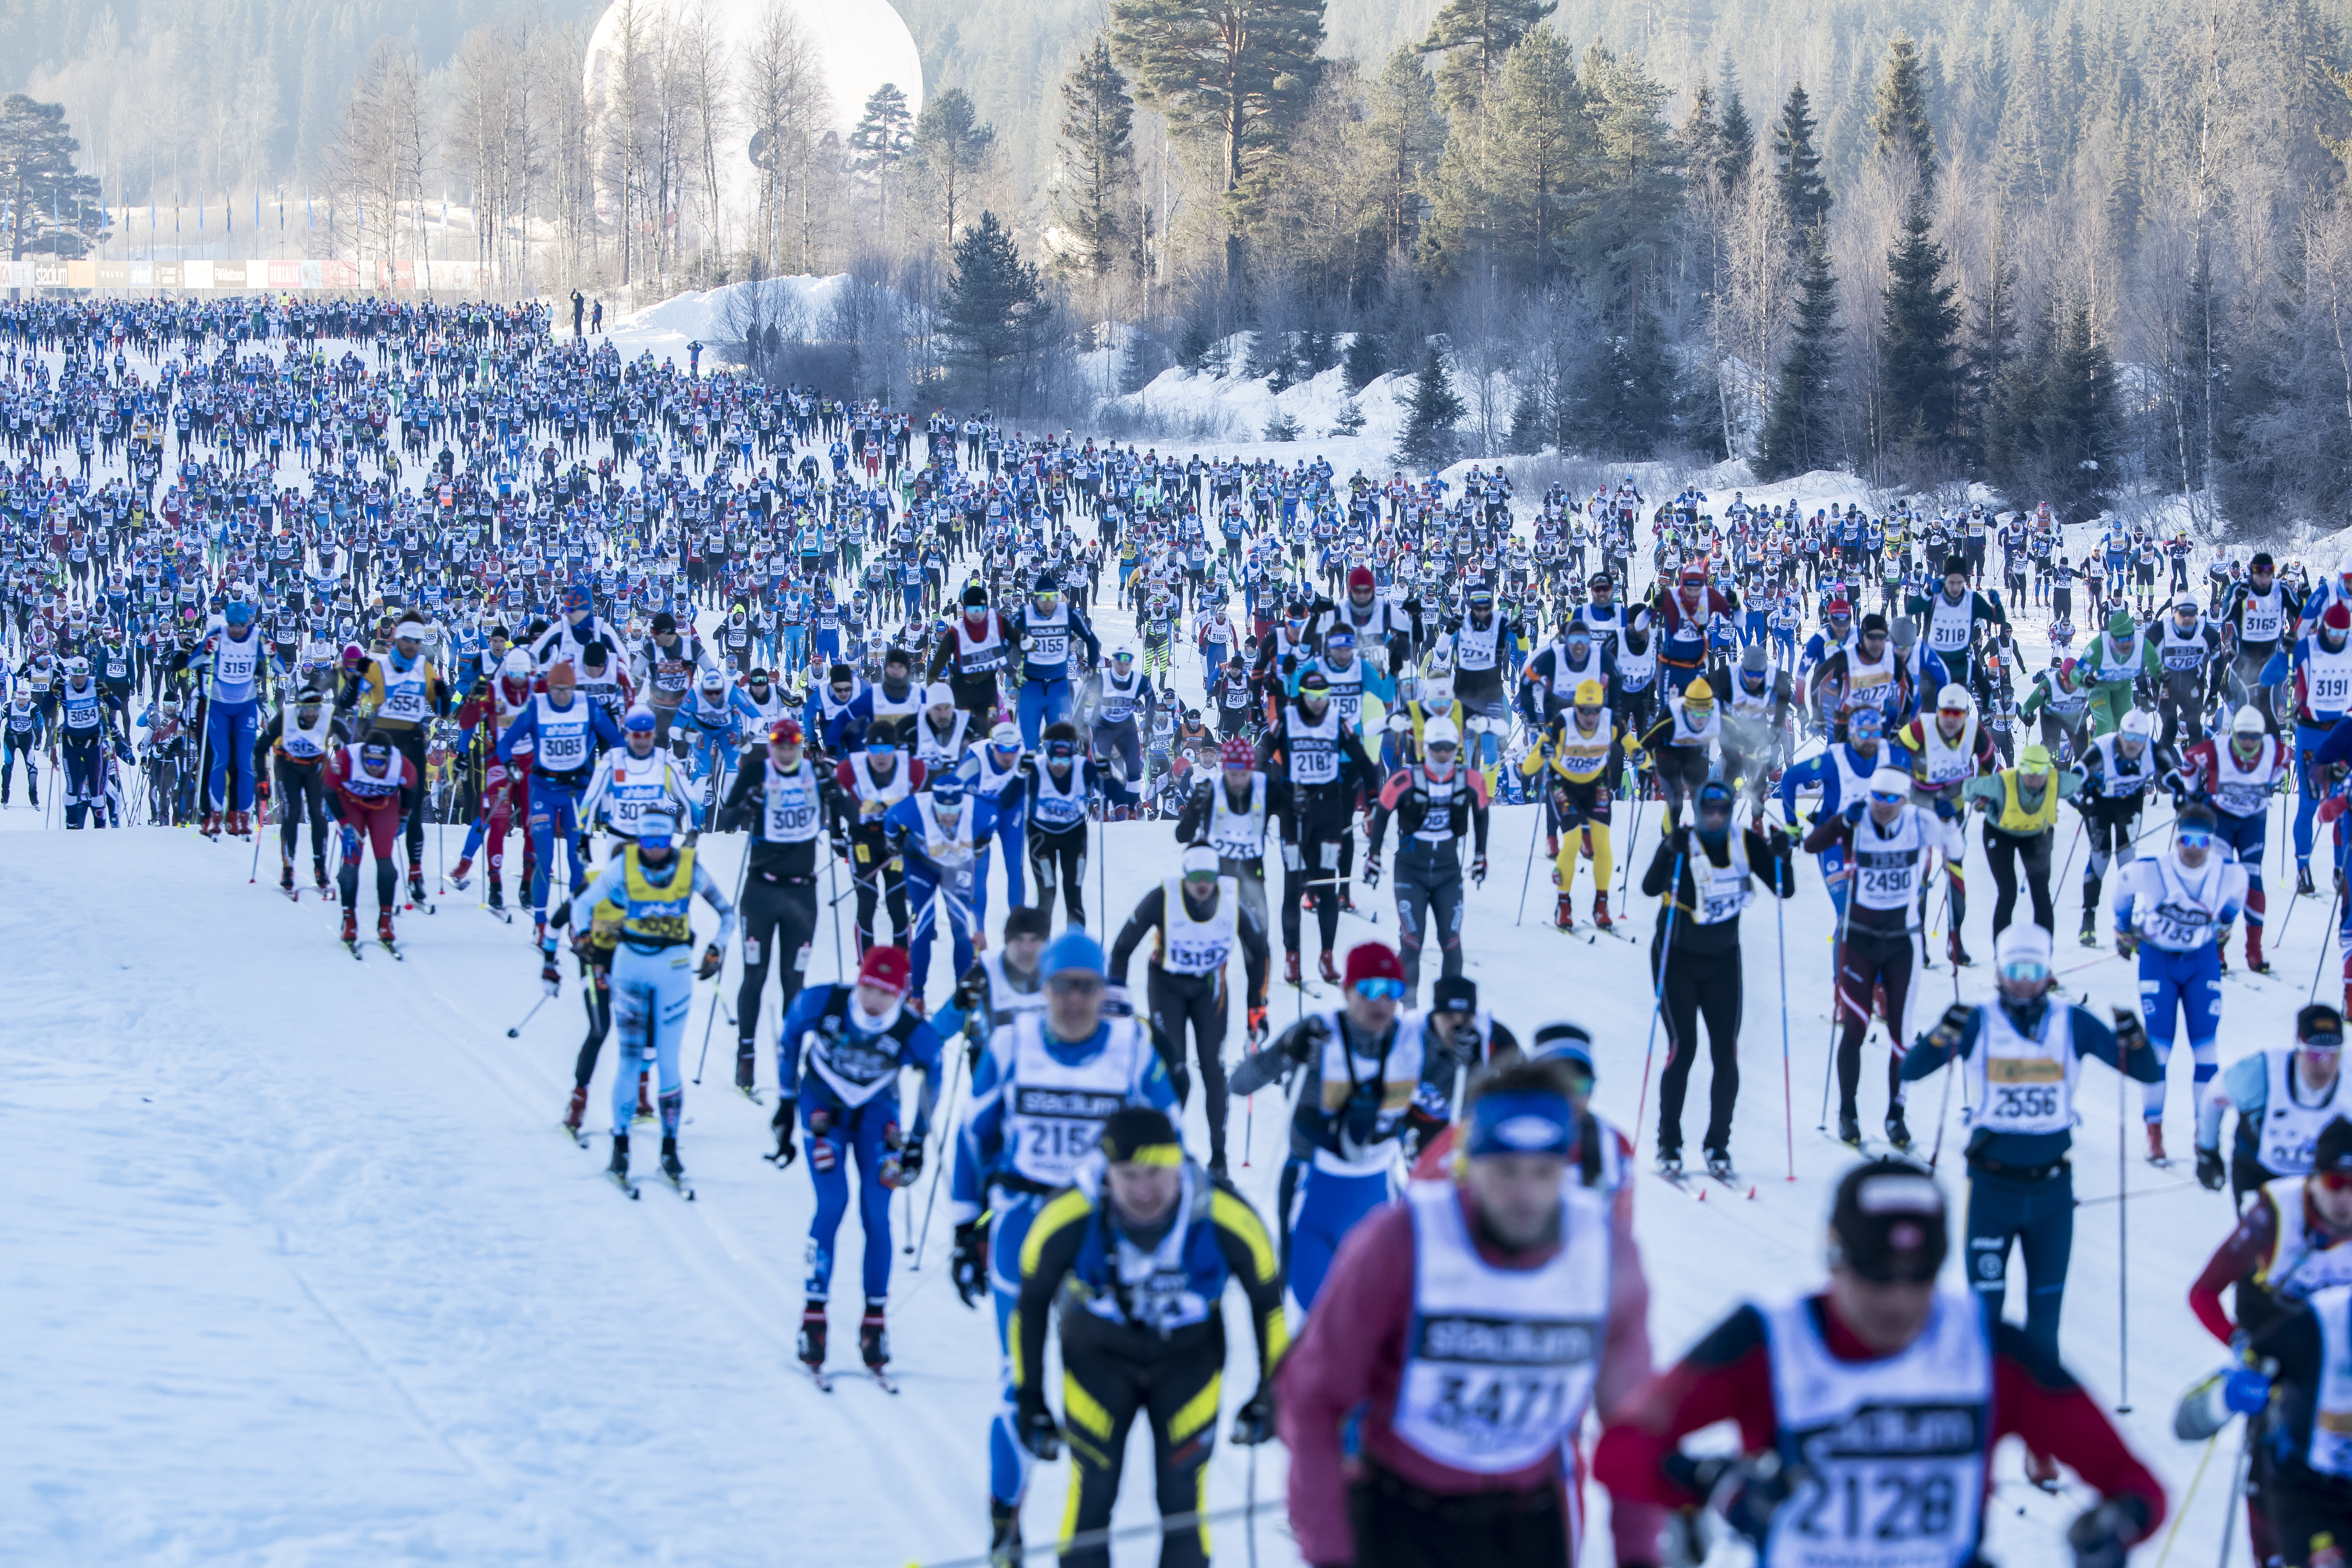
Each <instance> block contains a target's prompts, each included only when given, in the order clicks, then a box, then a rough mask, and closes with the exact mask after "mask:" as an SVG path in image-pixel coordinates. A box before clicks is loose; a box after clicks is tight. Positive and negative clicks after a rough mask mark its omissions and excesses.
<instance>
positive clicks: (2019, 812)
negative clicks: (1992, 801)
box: [1992, 768, 2058, 838]
mask: <svg viewBox="0 0 2352 1568" xmlns="http://www.w3.org/2000/svg"><path fill="white" fill-rule="evenodd" d="M2000 793H2001V803H2000V811H1999V812H1997V813H1996V814H1995V815H1994V816H1993V819H1992V825H1993V826H1995V827H1998V828H2000V830H2001V831H2002V832H2003V833H2006V834H2008V835H2010V836H2011V837H2015V838H2031V837H2033V836H2034V835H2035V834H2037V833H2047V832H2049V831H2050V829H2051V827H2052V826H2053V825H2054V824H2055V823H2056V822H2057V820H2058V776H2057V774H2055V773H2053V774H2052V775H2051V776H2050V783H2049V784H2048V785H2047V786H2046V787H2045V788H2044V789H2043V790H2042V805H2040V807H2039V808H2037V809H2034V810H2030V811H2029V810H2028V809H2026V806H2025V803H2024V802H2023V801H2021V800H2020V799H2019V798H2018V794H2017V770H2016V769H2015V768H2004V769H2002V770H2001V773H2000Z"/></svg>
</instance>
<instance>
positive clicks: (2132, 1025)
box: [2107, 1007, 2147, 1051]
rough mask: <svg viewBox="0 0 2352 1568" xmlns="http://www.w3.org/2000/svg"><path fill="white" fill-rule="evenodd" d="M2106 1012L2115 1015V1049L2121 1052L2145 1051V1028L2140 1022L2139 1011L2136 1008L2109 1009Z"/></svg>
mask: <svg viewBox="0 0 2352 1568" xmlns="http://www.w3.org/2000/svg"><path fill="white" fill-rule="evenodd" d="M2107 1010H2108V1011H2109V1012H2110V1013H2112V1014H2114V1015H2115V1020H2116V1049H2117V1050H2122V1051H2137V1050H2142V1049H2145V1048H2146V1047H2147V1025H2146V1024H2143V1023H2142V1022H2140V1016H2139V1010H2138V1009H2137V1008H2136V1007H2110V1008H2109V1009H2107Z"/></svg>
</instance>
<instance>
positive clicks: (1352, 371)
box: [1339, 326, 1389, 397]
mask: <svg viewBox="0 0 2352 1568" xmlns="http://www.w3.org/2000/svg"><path fill="white" fill-rule="evenodd" d="M1339 368H1340V370H1341V371H1342V372H1344V373H1345V375H1346V380H1347V384H1348V395H1349V396H1350V397H1353V396H1354V395H1356V394H1358V393H1360V392H1361V391H1363V390H1364V388H1366V387H1368V386H1370V384H1372V383H1373V382H1375V381H1377V380H1379V379H1380V378H1381V376H1383V375H1386V374H1388V372H1389V347H1388V344H1387V343H1386V342H1383V341H1382V340H1381V334H1380V333H1378V332H1377V331H1373V330H1372V329H1371V328H1370V326H1365V327H1360V328H1358V329H1357V331H1356V335H1355V336H1354V337H1353V338H1352V339H1350V340H1349V343H1348V352H1347V353H1345V354H1344V355H1342V356H1341V357H1340V360H1339Z"/></svg>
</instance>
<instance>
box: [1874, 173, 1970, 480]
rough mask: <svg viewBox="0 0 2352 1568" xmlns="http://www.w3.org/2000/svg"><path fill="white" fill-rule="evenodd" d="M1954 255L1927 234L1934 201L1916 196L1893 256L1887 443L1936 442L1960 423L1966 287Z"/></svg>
mask: <svg viewBox="0 0 2352 1568" xmlns="http://www.w3.org/2000/svg"><path fill="white" fill-rule="evenodd" d="M1947 262H1948V257H1947V256H1946V255H1945V252H1944V247H1942V246H1940V245H1937V243H1936V242H1935V240H1934V239H1933V238H1931V237H1929V236H1928V233H1927V203H1926V202H1925V201H1923V200H1921V199H1920V198H1919V197H1918V196H1916V195H1914V196H1913V197H1912V198H1911V201H1910V203H1909V205H1907V206H1906V208H1905V209H1904V214H1903V235H1902V237H1901V238H1900V239H1898V240H1896V241H1895V247H1894V248H1893V249H1892V250H1890V251H1888V252H1887V255H1886V273H1887V276H1886V317H1885V331H1884V334H1883V338H1882V342H1883V343H1884V345H1885V346H1884V347H1883V348H1882V350H1881V351H1880V356H1879V358H1880V365H1881V367H1882V381H1881V384H1880V388H1881V390H1880V400H1879V404H1880V416H1879V429H1878V437H1879V442H1880V446H1881V447H1882V449H1884V448H1885V447H1898V446H1899V447H1934V446H1939V445H1941V444H1942V443H1944V442H1947V441H1948V440H1950V439H1951V437H1952V436H1953V435H1954V434H1955V433H1956V432H1957V430H1958V424H1959V375H1958V371H1957V369H1956V368H1955V366H1954V364H1953V359H1954V357H1955V355H1956V354H1957V353H1958V339H1959V331H1960V312H1959V310H1958V308H1957V307H1955V306H1954V305H1953V303H1952V297H1953V296H1954V295H1955V294H1956V293H1958V288H1957V287H1956V286H1955V285H1953V284H1950V283H1947V282H1946V281H1944V268H1945V266H1946V264H1947Z"/></svg>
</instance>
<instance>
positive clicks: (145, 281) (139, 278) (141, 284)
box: [130, 261, 155, 289]
mask: <svg viewBox="0 0 2352 1568" xmlns="http://www.w3.org/2000/svg"><path fill="white" fill-rule="evenodd" d="M130 267H131V288H133V289H152V288H153V287H155V264H154V263H153V262H152V261H133V262H131V264H130Z"/></svg>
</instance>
